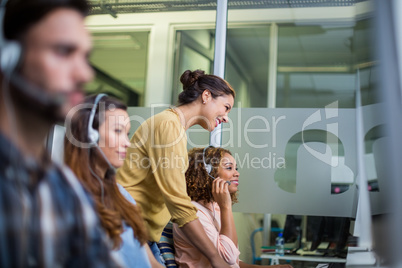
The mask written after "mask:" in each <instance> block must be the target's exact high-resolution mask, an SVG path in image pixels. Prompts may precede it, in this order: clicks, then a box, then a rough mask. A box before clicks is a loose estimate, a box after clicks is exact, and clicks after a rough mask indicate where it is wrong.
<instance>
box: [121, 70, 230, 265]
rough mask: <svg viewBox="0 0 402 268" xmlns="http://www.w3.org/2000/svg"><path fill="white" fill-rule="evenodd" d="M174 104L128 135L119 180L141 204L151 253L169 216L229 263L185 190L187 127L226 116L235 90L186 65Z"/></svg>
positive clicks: (210, 125)
mask: <svg viewBox="0 0 402 268" xmlns="http://www.w3.org/2000/svg"><path fill="white" fill-rule="evenodd" d="M180 81H181V82H182V84H183V92H182V93H180V95H179V101H178V106H177V107H174V108H170V109H167V110H165V111H163V112H161V113H159V114H156V115H154V116H152V117H151V118H148V119H147V120H146V121H145V122H144V123H143V124H142V125H141V126H140V127H139V128H138V129H137V131H136V132H135V133H134V135H133V137H132V138H131V144H132V146H131V147H130V148H129V149H128V156H127V157H126V159H125V161H124V165H123V166H122V168H120V169H119V171H118V173H117V181H118V182H119V183H120V184H121V185H122V186H123V187H124V188H125V189H126V190H127V191H128V192H129V193H130V194H131V196H132V197H134V199H135V200H136V201H137V203H138V205H139V206H140V207H141V210H142V213H143V214H142V215H143V217H144V219H145V222H146V225H147V228H148V232H149V236H150V241H149V244H150V246H151V249H152V251H153V252H154V255H155V256H156V257H157V259H158V257H159V256H160V255H159V254H160V253H159V249H158V247H157V245H156V242H158V241H159V240H160V238H161V234H162V230H163V228H164V227H165V226H166V224H167V223H168V222H169V220H172V221H173V222H174V223H176V224H177V225H178V226H179V228H181V229H182V230H183V232H185V233H187V234H189V235H191V236H192V237H193V241H192V242H193V243H194V245H195V246H196V247H197V248H198V249H199V250H200V252H202V254H204V255H205V256H206V258H207V259H209V260H210V262H211V263H212V265H213V266H214V267H228V266H227V264H226V263H225V262H224V261H223V259H222V258H221V257H220V256H219V254H218V252H217V250H216V249H215V247H214V246H213V245H212V243H211V241H210V240H209V239H208V237H207V236H206V234H205V232H204V231H203V229H202V226H201V224H200V222H199V220H198V218H197V215H196V213H197V209H196V207H195V206H194V205H193V204H192V203H191V200H190V198H189V197H188V195H187V192H186V180H185V177H184V173H185V171H186V170H187V166H188V156H187V136H186V132H185V131H186V130H187V129H188V128H190V127H192V126H194V125H200V126H202V127H203V128H204V129H206V130H208V131H212V130H214V129H215V128H216V127H218V126H219V125H220V124H221V123H225V122H227V121H228V113H229V112H230V110H231V109H232V107H233V103H234V98H235V92H234V90H233V89H232V87H231V86H230V85H229V84H228V83H227V82H226V81H225V80H223V79H222V78H220V77H218V76H215V75H209V74H205V73H204V71H201V70H196V71H193V72H192V71H190V70H187V71H185V72H184V73H183V74H182V76H181V77H180Z"/></svg>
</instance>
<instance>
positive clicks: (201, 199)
mask: <svg viewBox="0 0 402 268" xmlns="http://www.w3.org/2000/svg"><path fill="white" fill-rule="evenodd" d="M188 158H189V167H188V169H187V171H186V183H187V193H188V195H189V196H190V198H191V200H192V203H193V204H194V205H195V206H196V207H197V209H198V212H197V216H198V217H199V220H200V222H201V224H202V225H203V227H204V230H205V232H206V234H207V235H208V237H209V238H210V239H211V241H212V243H213V244H214V245H215V246H216V247H217V249H218V252H219V254H220V255H221V256H222V258H223V259H224V260H225V261H226V262H227V263H228V264H229V265H231V266H232V267H241V268H244V267H250V268H251V267H261V266H257V265H251V264H246V263H244V262H242V261H240V260H239V255H240V252H239V250H238V247H237V242H238V241H237V234H236V228H235V225H234V220H233V214H232V204H233V203H236V202H237V197H236V195H237V191H238V185H239V172H238V171H237V167H236V161H235V159H234V158H233V156H232V155H231V153H230V152H229V151H228V150H226V149H223V148H214V147H207V148H205V149H203V148H195V149H192V150H191V151H190V152H189V155H188ZM173 239H174V247H175V251H176V253H175V254H176V256H175V259H176V262H177V263H178V265H179V267H203V268H204V267H211V264H210V263H209V262H208V259H207V258H205V257H204V256H203V255H202V254H201V253H200V252H199V251H198V250H197V249H196V248H195V247H194V246H193V245H192V243H191V237H186V236H185V234H184V233H183V232H182V231H181V230H180V228H178V227H177V225H176V224H173ZM267 267H283V268H285V267H291V266H290V265H273V266H267Z"/></svg>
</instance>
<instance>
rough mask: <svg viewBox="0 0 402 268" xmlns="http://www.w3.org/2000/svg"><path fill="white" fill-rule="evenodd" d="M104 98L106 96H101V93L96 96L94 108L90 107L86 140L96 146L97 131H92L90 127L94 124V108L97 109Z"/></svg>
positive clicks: (97, 139)
mask: <svg viewBox="0 0 402 268" xmlns="http://www.w3.org/2000/svg"><path fill="white" fill-rule="evenodd" d="M105 96H107V94H103V93H102V94H99V95H97V96H96V98H95V101H94V106H93V107H92V109H91V113H90V114H89V119H88V139H89V142H90V143H91V144H97V143H98V141H99V131H98V130H96V129H94V128H93V126H92V125H93V123H94V118H95V113H96V108H97V107H98V104H99V102H100V100H101V99H102V98H103V97H105Z"/></svg>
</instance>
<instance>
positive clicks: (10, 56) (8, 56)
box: [0, 39, 22, 76]
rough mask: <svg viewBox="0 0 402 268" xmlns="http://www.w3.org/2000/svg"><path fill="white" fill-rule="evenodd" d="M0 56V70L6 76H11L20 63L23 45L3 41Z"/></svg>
mask: <svg viewBox="0 0 402 268" xmlns="http://www.w3.org/2000/svg"><path fill="white" fill-rule="evenodd" d="M2 42H3V44H2V46H1V48H0V49H1V54H0V68H1V72H2V73H3V74H5V75H6V76H9V75H11V74H12V73H13V72H14V70H15V68H17V65H18V63H19V61H20V57H21V51H22V49H21V45H20V44H19V43H18V42H15V41H6V40H5V39H3V40H2Z"/></svg>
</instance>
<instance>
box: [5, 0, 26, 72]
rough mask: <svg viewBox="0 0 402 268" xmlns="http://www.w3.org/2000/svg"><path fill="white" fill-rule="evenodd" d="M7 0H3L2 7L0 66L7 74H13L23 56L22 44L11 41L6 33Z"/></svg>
mask: <svg viewBox="0 0 402 268" xmlns="http://www.w3.org/2000/svg"><path fill="white" fill-rule="evenodd" d="M6 4H7V0H2V2H1V7H0V68H1V72H2V73H3V74H5V75H11V74H12V73H13V72H14V70H15V68H16V67H17V65H18V63H19V61H20V58H21V51H22V49H21V45H20V44H19V43H18V42H16V41H9V40H7V39H6V37H5V35H4V15H5V13H6Z"/></svg>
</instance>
